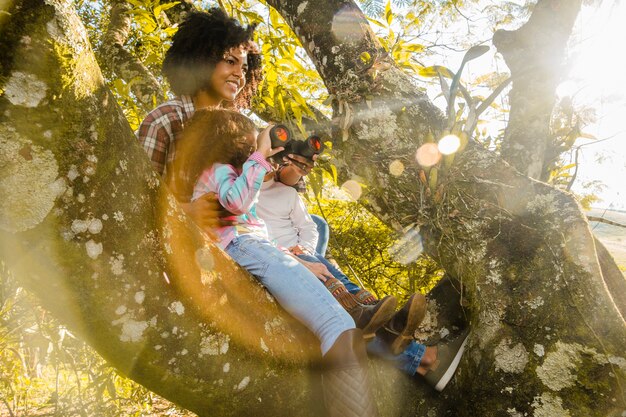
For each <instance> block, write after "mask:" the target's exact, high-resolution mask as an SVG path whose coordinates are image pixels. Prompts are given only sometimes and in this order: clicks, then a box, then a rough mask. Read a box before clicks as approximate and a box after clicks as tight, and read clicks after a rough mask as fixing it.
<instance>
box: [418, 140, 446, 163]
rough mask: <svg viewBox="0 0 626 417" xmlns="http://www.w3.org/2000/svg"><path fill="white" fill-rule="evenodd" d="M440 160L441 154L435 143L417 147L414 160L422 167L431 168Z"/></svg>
mask: <svg viewBox="0 0 626 417" xmlns="http://www.w3.org/2000/svg"><path fill="white" fill-rule="evenodd" d="M440 159H441V152H439V148H438V147H437V144H436V143H425V144H423V145H422V146H420V147H419V149H418V150H417V153H416V154H415V160H416V161H417V163H418V164H420V165H421V166H423V167H431V166H433V165H435V164H436V163H437V162H439V160H440Z"/></svg>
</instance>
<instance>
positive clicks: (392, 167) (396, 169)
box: [389, 159, 404, 177]
mask: <svg viewBox="0 0 626 417" xmlns="http://www.w3.org/2000/svg"><path fill="white" fill-rule="evenodd" d="M403 172H404V164H403V163H402V162H400V161H398V160H397V159H396V160H395V161H393V162H392V163H391V164H389V173H390V174H391V175H393V176H394V177H399V176H400V175H402V173H403Z"/></svg>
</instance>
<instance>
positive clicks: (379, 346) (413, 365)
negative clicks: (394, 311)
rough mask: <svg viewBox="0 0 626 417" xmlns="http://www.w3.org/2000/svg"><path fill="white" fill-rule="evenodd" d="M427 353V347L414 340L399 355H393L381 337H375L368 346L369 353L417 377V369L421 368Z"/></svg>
mask: <svg viewBox="0 0 626 417" xmlns="http://www.w3.org/2000/svg"><path fill="white" fill-rule="evenodd" d="M425 351H426V346H424V345H421V344H419V343H417V342H416V341H414V340H413V341H411V343H409V345H408V346H407V347H406V349H404V351H402V352H400V354H399V355H394V354H392V353H391V350H390V349H389V346H387V344H386V343H385V342H384V341H383V340H382V339H381V338H380V337H375V338H374V339H373V340H372V341H371V342H369V343H368V344H367V352H368V353H370V354H372V355H375V356H378V357H380V358H381V359H384V360H386V361H389V362H392V363H393V365H394V366H395V367H396V368H397V369H400V370H401V371H403V372H405V373H407V374H409V375H411V376H413V375H415V373H416V372H417V368H419V366H420V363H421V361H422V357H423V356H424V352H425Z"/></svg>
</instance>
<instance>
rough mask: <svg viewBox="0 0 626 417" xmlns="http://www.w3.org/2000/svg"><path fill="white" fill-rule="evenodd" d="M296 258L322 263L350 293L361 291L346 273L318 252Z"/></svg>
mask: <svg viewBox="0 0 626 417" xmlns="http://www.w3.org/2000/svg"><path fill="white" fill-rule="evenodd" d="M298 258H300V259H304V260H305V261H308V262H320V263H323V264H324V265H325V266H326V268H328V271H329V272H330V273H331V274H333V276H334V277H335V278H337V279H338V280H339V281H341V283H342V284H343V285H345V286H346V288H347V289H348V292H350V293H351V294H356V293H357V292H359V291H361V287H359V286H358V285H356V284H355V283H353V282H352V281H350V279H349V278H348V277H347V276H346V274H344V273H343V272H342V271H341V270H340V269H339V268H337V267H336V266H335V265H333V264H331V263H330V262H328V260H326V258H324V256H322V255H320V254H319V253H316V254H315V255H304V254H303V255H298Z"/></svg>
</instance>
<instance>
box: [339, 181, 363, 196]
mask: <svg viewBox="0 0 626 417" xmlns="http://www.w3.org/2000/svg"><path fill="white" fill-rule="evenodd" d="M341 188H342V189H343V190H344V191H345V192H346V193H348V195H349V196H350V197H351V198H352V199H353V200H354V201H357V200H358V199H359V198H361V194H363V188H362V187H361V184H359V183H358V182H356V181H354V180H348V181H346V182H344V183H343V184H342V185H341Z"/></svg>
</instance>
